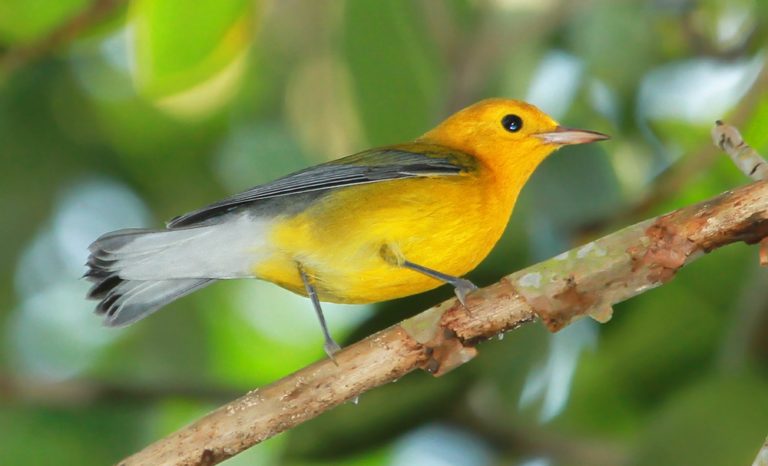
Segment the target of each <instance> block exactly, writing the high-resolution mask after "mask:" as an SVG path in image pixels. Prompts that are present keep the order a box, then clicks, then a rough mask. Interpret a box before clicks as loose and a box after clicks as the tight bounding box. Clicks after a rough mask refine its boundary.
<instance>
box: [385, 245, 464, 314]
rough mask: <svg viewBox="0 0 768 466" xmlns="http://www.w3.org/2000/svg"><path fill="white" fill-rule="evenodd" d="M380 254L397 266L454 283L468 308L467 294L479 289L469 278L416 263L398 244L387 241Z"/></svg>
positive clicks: (450, 283) (458, 294) (462, 301)
mask: <svg viewBox="0 0 768 466" xmlns="http://www.w3.org/2000/svg"><path fill="white" fill-rule="evenodd" d="M379 254H381V258H382V259H384V260H385V261H386V262H388V263H390V264H392V265H394V266H395V267H404V268H406V269H410V270H413V271H414V272H419V273H423V274H424V275H426V276H428V277H432V278H434V279H436V280H440V281H441V282H445V283H448V284H449V285H453V288H454V292H455V293H456V297H457V298H459V302H460V303H461V304H462V306H464V307H465V308H467V301H466V297H467V295H468V294H469V293H471V292H473V291H475V290H476V289H477V286H475V284H474V283H472V282H471V281H469V280H467V279H466V278H461V277H454V276H453V275H448V274H447V273H442V272H438V271H437V270H433V269H430V268H428V267H424V266H423V265H419V264H414V263H413V262H411V261H409V260H407V259H406V258H405V256H404V255H403V253H402V251H400V248H398V247H397V245H396V244H390V243H387V244H384V245H382V246H381V249H380V250H379ZM467 309H469V308H467Z"/></svg>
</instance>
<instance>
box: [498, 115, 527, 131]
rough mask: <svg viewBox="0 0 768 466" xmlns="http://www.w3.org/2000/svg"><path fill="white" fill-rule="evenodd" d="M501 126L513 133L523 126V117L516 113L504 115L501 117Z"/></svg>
mask: <svg viewBox="0 0 768 466" xmlns="http://www.w3.org/2000/svg"><path fill="white" fill-rule="evenodd" d="M501 126H503V127H504V129H506V130H507V131H509V132H510V133H515V132H517V131H520V128H522V127H523V119H522V118H520V117H519V116H517V115H505V116H504V118H502V119H501Z"/></svg>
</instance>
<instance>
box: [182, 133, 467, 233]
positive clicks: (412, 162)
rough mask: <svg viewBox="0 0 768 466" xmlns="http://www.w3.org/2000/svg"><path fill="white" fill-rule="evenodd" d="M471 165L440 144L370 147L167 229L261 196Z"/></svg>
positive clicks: (200, 211) (443, 173)
mask: <svg viewBox="0 0 768 466" xmlns="http://www.w3.org/2000/svg"><path fill="white" fill-rule="evenodd" d="M473 165H474V164H473V163H472V158H471V157H469V156H468V155H466V154H463V153H461V152H456V151H452V150H450V149H446V148H444V147H442V146H435V145H428V144H415V145H414V144H411V145H408V146H407V149H406V148H405V147H402V146H392V147H386V148H382V149H372V150H370V151H366V152H361V153H359V154H355V155H350V156H348V157H345V158H342V159H339V160H335V161H332V162H328V163H324V164H321V165H316V166H314V167H310V168H307V169H305V170H301V171H299V172H296V173H293V174H291V175H288V176H285V177H283V178H279V179H277V180H275V181H272V182H270V183H267V184H263V185H260V186H256V187H254V188H251V189H249V190H247V191H244V192H242V193H240V194H236V195H234V196H232V197H229V198H227V199H223V200H221V201H219V202H216V203H213V204H211V205H209V206H207V207H203V208H202V209H198V210H195V211H192V212H189V213H187V214H184V215H181V216H178V217H176V218H174V219H173V220H171V221H170V222H169V223H168V228H179V227H187V226H191V225H195V224H198V223H201V222H205V221H206V220H210V219H211V218H214V217H218V216H220V215H222V214H224V213H227V212H230V211H232V210H234V209H236V208H239V207H242V206H244V205H247V204H251V203H254V202H257V201H261V200H264V199H270V198H275V197H279V196H289V195H294V194H303V193H309V192H313V191H321V190H327V189H331V188H340V187H344V186H353V185H358V184H366V183H376V182H378V181H385V180H395V179H400V178H416V177H426V176H451V175H458V174H460V173H462V172H466V171H467V170H468V169H470V168H471V167H472V166H473Z"/></svg>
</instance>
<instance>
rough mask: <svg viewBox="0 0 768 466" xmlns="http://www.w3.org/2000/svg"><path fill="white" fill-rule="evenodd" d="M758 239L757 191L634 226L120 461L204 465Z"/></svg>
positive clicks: (417, 320) (450, 304)
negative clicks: (529, 326)
mask: <svg viewBox="0 0 768 466" xmlns="http://www.w3.org/2000/svg"><path fill="white" fill-rule="evenodd" d="M766 236H768V182H765V181H761V182H757V183H753V184H751V185H748V186H745V187H742V188H739V189H736V190H733V191H729V192H726V193H724V194H722V195H720V196H718V197H716V198H713V199H710V200H708V201H705V202H702V203H700V204H696V205H693V206H688V207H684V208H682V209H679V210H677V211H674V212H672V213H670V214H667V215H663V216H661V217H657V218H653V219H650V220H646V221H644V222H641V223H639V224H637V225H634V226H631V227H628V228H625V229H624V230H621V231H619V232H616V233H614V234H611V235H609V236H606V237H604V238H602V239H599V240H597V241H594V242H592V243H589V244H587V245H586V246H582V247H579V248H576V249H574V250H571V251H569V252H567V253H565V254H561V255H560V256H557V257H555V258H553V259H550V260H548V261H545V262H542V263H540V264H537V265H534V266H532V267H529V268H527V269H524V270H521V271H519V272H516V273H513V274H512V275H508V276H506V277H504V278H503V279H502V280H501V281H500V282H498V283H496V284H494V285H491V286H489V287H486V288H483V289H480V290H478V291H477V292H475V293H473V294H471V295H470V296H469V299H468V306H469V309H470V311H467V310H466V309H464V308H463V307H461V306H460V305H459V304H458V303H457V302H456V300H455V299H451V300H448V301H445V302H443V303H441V304H439V305H437V306H435V307H433V308H430V309H428V310H426V311H424V312H422V313H421V314H419V315H417V316H415V317H412V318H410V319H407V320H405V321H403V322H401V323H399V324H397V325H394V326H392V327H390V328H388V329H386V330H383V331H381V332H378V333H376V334H374V335H372V336H370V337H368V338H366V339H364V340H362V341H360V342H358V343H355V344H353V345H351V346H349V347H347V348H345V349H344V350H342V351H340V352H339V353H337V354H336V361H337V362H338V366H337V365H335V364H334V363H333V362H331V361H330V360H327V359H326V360H322V361H319V362H317V363H315V364H313V365H311V366H309V367H306V368H304V369H302V370H300V371H298V372H295V373H294V374H292V375H289V376H287V377H285V378H283V379H281V380H279V381H277V382H274V383H273V384H271V385H268V386H266V387H263V388H259V389H256V390H253V391H251V392H249V393H248V394H246V395H245V396H243V397H242V398H239V399H237V400H235V401H233V402H231V403H228V404H227V405H224V406H222V407H220V408H219V409H217V410H216V411H214V412H212V413H210V414H209V415H207V416H205V417H204V418H202V419H200V420H198V421H197V422H195V423H194V424H192V425H190V426H188V427H185V428H183V429H181V430H179V431H178V432H176V433H174V434H171V435H170V436H168V437H166V438H165V439H162V440H160V441H158V442H156V443H154V444H152V445H150V446H149V447H147V448H146V449H144V450H142V451H141V452H139V453H137V454H135V455H133V456H131V457H129V458H127V459H125V460H124V461H123V462H122V463H121V464H122V465H126V466H128V465H138V464H152V465H202V464H206V465H210V464H216V463H218V462H220V461H223V460H224V459H226V458H229V457H231V456H233V455H236V454H237V453H239V452H241V451H243V450H244V449H246V448H248V447H250V446H252V445H254V444H256V443H259V442H261V441H263V440H265V439H267V438H270V437H272V436H274V435H276V434H278V433H279V432H282V431H284V430H287V429H289V428H291V427H294V426H296V425H298V424H301V423H302V422H304V421H307V420H309V419H312V418H314V417H316V416H317V415H319V414H321V413H322V412H324V411H327V410H329V409H331V408H333V407H334V406H338V405H339V404H341V403H344V402H345V401H348V400H351V399H354V398H355V397H357V396H359V395H361V394H362V393H364V392H366V391H367V390H370V389H372V388H374V387H377V386H379V385H383V384H385V383H388V382H392V381H394V380H396V379H398V378H400V377H402V376H404V375H405V374H407V373H409V372H411V371H413V370H415V369H419V368H421V369H425V370H428V371H430V372H432V373H433V374H435V375H440V374H443V373H445V372H447V371H449V370H451V369H453V368H454V367H456V366H458V365H460V364H463V363H464V362H467V361H468V360H469V359H471V358H472V357H473V356H474V355H475V354H476V349H475V345H476V344H477V343H479V342H481V341H483V340H486V339H488V338H490V337H493V336H495V335H497V334H500V333H503V332H507V331H510V330H513V329H515V328H517V327H519V326H521V325H523V324H525V323H529V322H532V321H533V320H535V319H536V318H537V317H538V318H541V319H542V320H543V322H544V323H545V324H546V325H547V326H548V327H549V328H550V329H551V330H557V329H560V328H562V327H563V326H565V325H567V324H568V323H570V322H571V321H573V320H574V319H576V318H578V317H581V316H584V315H593V316H596V317H597V318H599V319H600V320H603V321H604V320H606V319H607V318H608V317H609V316H610V309H611V305H613V304H615V303H617V302H620V301H623V300H625V299H628V298H631V297H632V296H635V295H637V294H640V293H642V292H644V291H646V290H648V289H650V288H653V287H656V286H658V285H661V284H663V283H665V282H667V281H669V280H670V279H672V278H673V277H674V275H675V273H676V272H677V270H678V269H680V268H681V267H682V266H683V265H685V264H687V263H689V262H691V261H693V260H694V259H696V258H698V257H700V256H701V255H703V254H704V253H706V252H709V251H712V250H714V249H717V248H719V247H722V246H725V245H727V244H731V243H734V242H740V241H744V242H747V243H750V244H752V243H756V242H758V241H760V240H761V239H763V238H764V237H766Z"/></svg>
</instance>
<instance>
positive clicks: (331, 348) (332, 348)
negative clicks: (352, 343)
mask: <svg viewBox="0 0 768 466" xmlns="http://www.w3.org/2000/svg"><path fill="white" fill-rule="evenodd" d="M323 350H325V354H327V355H328V359H330V360H331V361H333V363H334V364H336V365H337V366H338V365H339V363H338V362H336V358H335V357H333V355H334V354H336V353H338V352H339V351H341V346H339V344H338V343H336V342H335V341H333V340H332V339H331V340H326V342H325V343H324V344H323Z"/></svg>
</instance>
